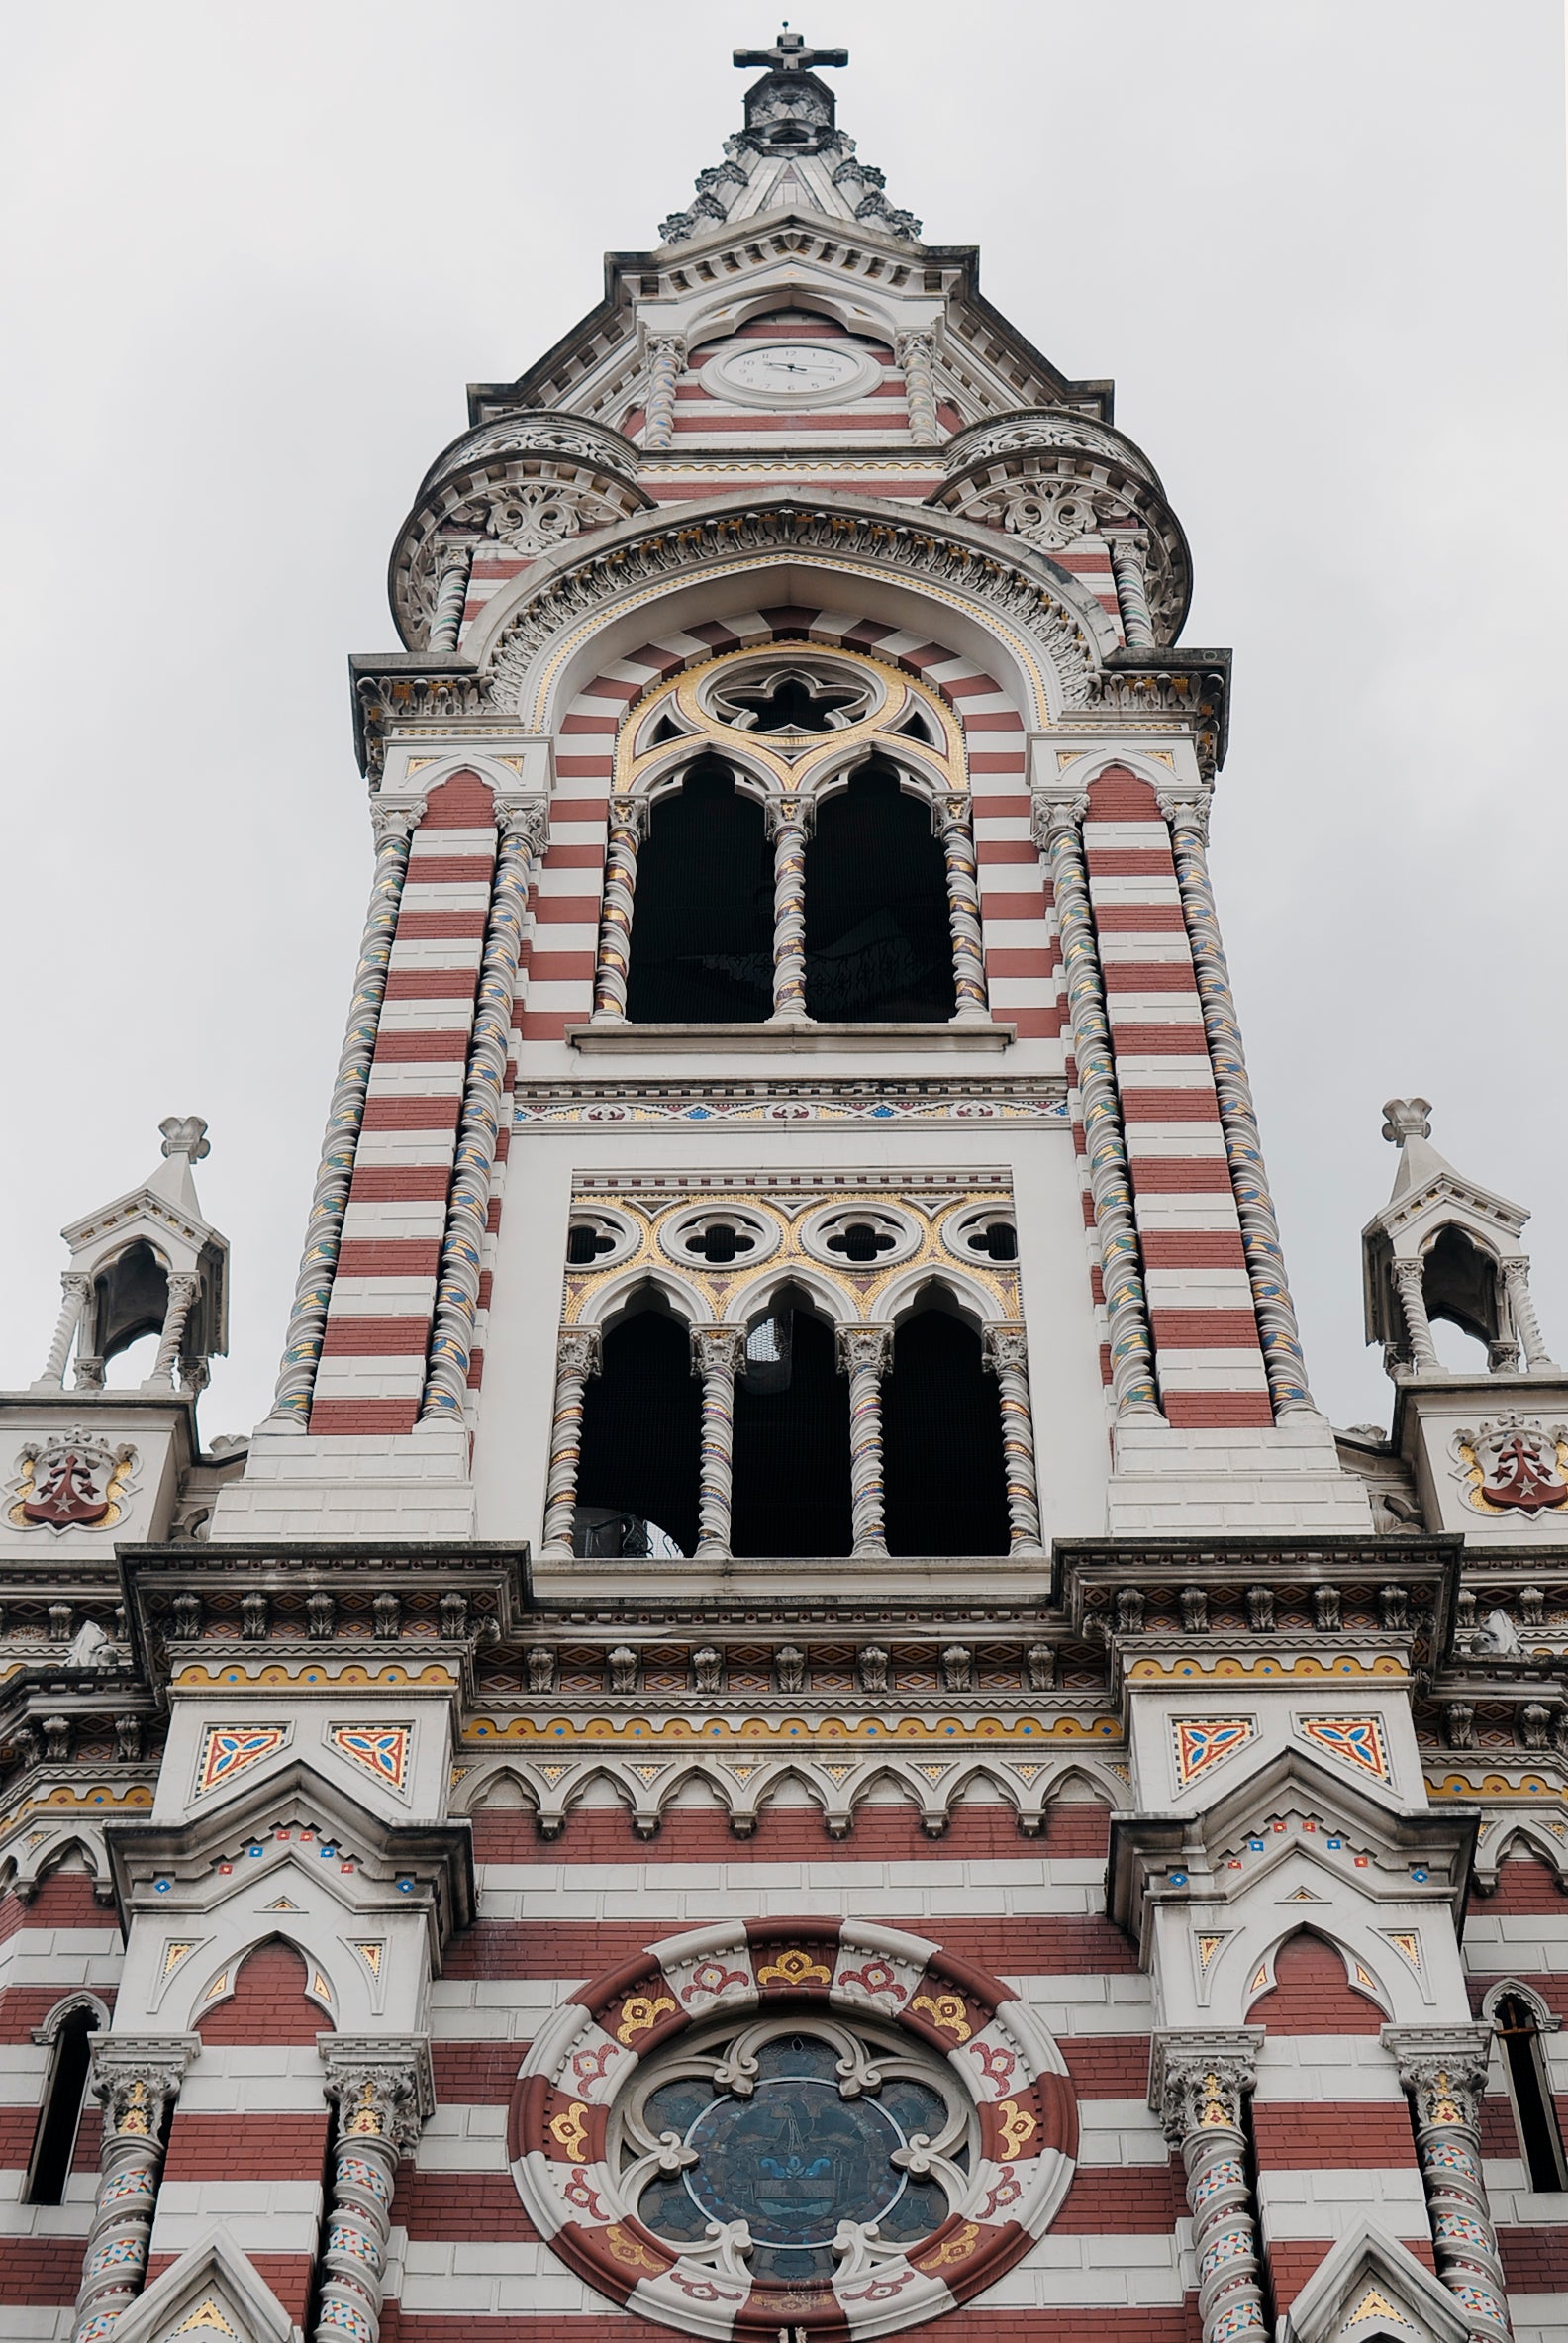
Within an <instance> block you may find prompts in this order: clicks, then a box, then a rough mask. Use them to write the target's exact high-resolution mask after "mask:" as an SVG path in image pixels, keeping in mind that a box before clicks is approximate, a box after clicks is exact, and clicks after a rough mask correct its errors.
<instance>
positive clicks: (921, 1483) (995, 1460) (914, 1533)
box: [882, 1309, 1011, 1554]
mask: <svg viewBox="0 0 1568 2343" xmlns="http://www.w3.org/2000/svg"><path fill="white" fill-rule="evenodd" d="M882 1451H883V1466H884V1478H885V1480H886V1484H887V1537H888V1550H889V1551H890V1552H891V1553H894V1554H1005V1553H1006V1552H1007V1551H1008V1547H1009V1544H1010V1542H1011V1541H1010V1537H1009V1531H1008V1511H1007V1483H1006V1479H1005V1475H1004V1470H1003V1459H1002V1413H1001V1408H1000V1405H999V1403H998V1399H997V1385H996V1378H995V1376H994V1375H991V1374H988V1373H987V1371H986V1368H985V1365H984V1363H983V1361H982V1358H981V1354H980V1337H979V1336H978V1334H976V1333H974V1332H973V1331H972V1330H971V1329H970V1328H969V1327H968V1326H966V1325H965V1324H964V1322H963V1321H962V1319H961V1318H953V1317H951V1316H949V1314H948V1313H947V1312H946V1311H944V1310H939V1309H932V1310H923V1311H920V1312H919V1313H917V1315H916V1316H915V1317H913V1318H906V1319H905V1320H904V1321H903V1323H902V1324H901V1325H900V1326H899V1328H898V1329H897V1331H896V1333H895V1334H894V1337H893V1371H892V1373H891V1374H890V1375H887V1376H884V1378H883V1382H882Z"/></svg>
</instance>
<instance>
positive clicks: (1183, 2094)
mask: <svg viewBox="0 0 1568 2343" xmlns="http://www.w3.org/2000/svg"><path fill="white" fill-rule="evenodd" d="M1262 2042H1263V2028H1262V2027H1261V2026H1250V2025H1249V2026H1228V2027H1220V2026H1216V2027H1212V2028H1211V2027H1208V2026H1204V2027H1194V2028H1192V2029H1191V2030H1188V2029H1187V2028H1185V2027H1184V2028H1182V2029H1180V2030H1179V2031H1178V2030H1172V2031H1170V2032H1167V2033H1157V2034H1156V2035H1155V2036H1154V2041H1153V2047H1152V2051H1151V2054H1150V2058H1149V2089H1148V2103H1149V2105H1150V2106H1151V2107H1152V2108H1153V2110H1154V2112H1155V2114H1156V2115H1158V2116H1159V2118H1160V2120H1161V2122H1162V2123H1163V2124H1164V2126H1165V2136H1166V2138H1167V2139H1168V2140H1169V2141H1170V2143H1171V2145H1172V2146H1173V2147H1176V2148H1179V2147H1180V2146H1181V2144H1182V2142H1183V2141H1184V2140H1187V2139H1190V2138H1192V2137H1193V2135H1194V2134H1195V2133H1202V2132H1205V2131H1218V2130H1222V2129H1225V2130H1231V2131H1239V2129H1240V2128H1241V2101H1242V2099H1244V2098H1245V2096H1246V2094H1247V2093H1248V2092H1249V2091H1250V2090H1251V2088H1252V2086H1253V2084H1254V2083H1255V2082H1256V2080H1257V2054H1258V2051H1259V2049H1260V2047H1261V2045H1262Z"/></svg>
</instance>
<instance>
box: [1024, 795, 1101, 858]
mask: <svg viewBox="0 0 1568 2343" xmlns="http://www.w3.org/2000/svg"><path fill="white" fill-rule="evenodd" d="M1088 811H1089V798H1088V793H1087V792H1086V791H1084V790H1061V791H1058V790H1052V789H1036V790H1035V791H1034V793H1033V796H1032V798H1031V800H1030V815H1031V819H1032V825H1033V830H1034V843H1035V844H1036V845H1037V846H1045V847H1050V846H1052V845H1054V844H1055V842H1056V840H1057V839H1058V838H1061V837H1076V836H1077V834H1078V832H1079V830H1081V829H1082V828H1083V822H1084V817H1085V815H1086V814H1087V813H1088Z"/></svg>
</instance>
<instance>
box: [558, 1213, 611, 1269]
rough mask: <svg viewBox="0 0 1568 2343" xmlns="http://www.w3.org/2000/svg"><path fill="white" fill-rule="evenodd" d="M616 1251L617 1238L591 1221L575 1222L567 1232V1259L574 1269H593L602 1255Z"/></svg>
mask: <svg viewBox="0 0 1568 2343" xmlns="http://www.w3.org/2000/svg"><path fill="white" fill-rule="evenodd" d="M614 1251H615V1238H614V1237H613V1236H607V1235H606V1234H605V1232H604V1230H603V1229H602V1228H595V1227H594V1225H593V1223H592V1221H590V1220H574V1221H573V1222H572V1224H571V1226H570V1227H569V1228H568V1229H567V1231H566V1259H567V1262H568V1264H569V1265H570V1267H571V1268H573V1269H591V1268H592V1266H593V1264H594V1262H595V1261H597V1259H598V1258H599V1255H600V1254H601V1253H613V1252H614Z"/></svg>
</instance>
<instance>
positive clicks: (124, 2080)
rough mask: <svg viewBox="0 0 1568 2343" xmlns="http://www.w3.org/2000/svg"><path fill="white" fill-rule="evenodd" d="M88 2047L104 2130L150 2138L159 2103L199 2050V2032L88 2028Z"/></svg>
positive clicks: (173, 2093)
mask: <svg viewBox="0 0 1568 2343" xmlns="http://www.w3.org/2000/svg"><path fill="white" fill-rule="evenodd" d="M88 2047H89V2049H90V2052H91V2056H92V2065H91V2068H90V2070H89V2073H90V2080H91V2087H92V2091H93V2094H94V2096H95V2097H96V2098H98V2099H102V2101H103V2105H104V2130H105V2133H106V2134H109V2135H115V2134H124V2135H128V2136H129V2137H131V2138H133V2139H156V2138H157V2136H158V2132H159V2129H160V2127H161V2125H162V2121H163V2109H164V2107H165V2106H166V2105H167V2104H168V2101H169V2100H170V2099H173V2098H174V2097H175V2096H176V2095H177V2093H178V2091H179V2087H180V2085H181V2083H182V2082H183V2081H184V2079H185V2075H186V2073H187V2071H188V2069H189V2068H190V2067H191V2065H192V2064H193V2062H194V2061H195V2060H196V2059H197V2058H199V2057H200V2055H201V2036H200V2034H94V2035H92V2036H91V2037H90V2040H89V2044H88Z"/></svg>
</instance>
